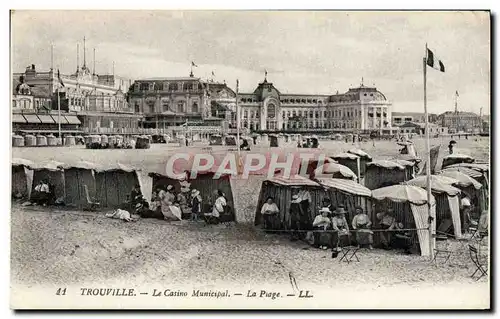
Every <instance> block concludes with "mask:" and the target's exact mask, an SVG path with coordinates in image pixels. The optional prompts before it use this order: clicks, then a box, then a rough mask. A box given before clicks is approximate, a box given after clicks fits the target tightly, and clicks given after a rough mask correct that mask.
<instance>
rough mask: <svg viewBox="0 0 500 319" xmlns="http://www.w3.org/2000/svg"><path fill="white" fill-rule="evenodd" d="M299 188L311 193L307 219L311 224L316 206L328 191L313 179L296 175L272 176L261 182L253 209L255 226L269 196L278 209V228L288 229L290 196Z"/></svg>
mask: <svg viewBox="0 0 500 319" xmlns="http://www.w3.org/2000/svg"><path fill="white" fill-rule="evenodd" d="M301 189H305V190H307V191H308V192H309V193H310V195H311V200H312V202H311V203H310V204H309V220H310V221H311V225H312V221H313V220H314V217H316V215H317V213H318V211H317V207H319V206H320V205H321V203H322V200H323V198H325V197H328V193H327V192H326V191H325V190H324V189H323V188H322V187H321V186H320V185H319V184H318V183H316V182H315V181H312V180H310V179H307V178H305V177H301V176H296V177H294V178H283V177H273V178H270V179H266V180H265V181H263V182H262V186H261V189H260V194H259V199H258V202H257V210H256V211H255V222H254V224H255V226H258V225H260V224H262V222H263V221H262V214H261V212H260V211H261V209H262V205H264V202H265V201H266V199H267V198H268V197H269V196H271V197H272V198H274V202H275V203H276V205H277V206H278V208H279V211H280V212H279V220H280V224H281V226H280V228H279V229H281V230H288V229H290V228H291V220H290V205H291V201H292V196H293V194H296V193H298V192H299V190H301Z"/></svg>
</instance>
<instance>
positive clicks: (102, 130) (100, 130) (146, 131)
mask: <svg viewBox="0 0 500 319" xmlns="http://www.w3.org/2000/svg"><path fill="white" fill-rule="evenodd" d="M82 130H83V132H84V133H86V134H135V135H156V134H168V135H171V134H172V133H173V132H176V133H177V132H180V133H182V132H220V131H221V127H220V126H187V127H180V126H176V127H170V128H165V129H163V128H158V129H156V128H110V127H94V128H89V127H84V128H82Z"/></svg>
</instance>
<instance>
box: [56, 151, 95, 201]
mask: <svg viewBox="0 0 500 319" xmlns="http://www.w3.org/2000/svg"><path fill="white" fill-rule="evenodd" d="M62 168H64V188H65V193H66V197H65V200H64V203H65V204H66V205H67V206H73V207H78V208H82V207H86V206H87V205H88V202H87V193H86V192H85V186H87V190H88V195H89V197H90V199H93V198H96V197H97V196H96V180H95V171H96V170H99V169H100V167H99V166H98V165H97V164H95V163H91V162H86V161H80V162H77V163H76V164H74V165H68V164H64V165H63V166H62Z"/></svg>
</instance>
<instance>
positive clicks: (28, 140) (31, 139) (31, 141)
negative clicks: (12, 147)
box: [24, 134, 36, 146]
mask: <svg viewBox="0 0 500 319" xmlns="http://www.w3.org/2000/svg"><path fill="white" fill-rule="evenodd" d="M24 145H25V146H36V137H35V136H34V135H31V134H28V135H26V136H25V137H24Z"/></svg>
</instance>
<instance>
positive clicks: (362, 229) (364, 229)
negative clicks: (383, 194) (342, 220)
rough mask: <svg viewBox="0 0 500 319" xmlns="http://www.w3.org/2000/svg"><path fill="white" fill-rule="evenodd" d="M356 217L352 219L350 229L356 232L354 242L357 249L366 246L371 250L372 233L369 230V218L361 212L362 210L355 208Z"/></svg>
mask: <svg viewBox="0 0 500 319" xmlns="http://www.w3.org/2000/svg"><path fill="white" fill-rule="evenodd" d="M355 209H356V215H355V216H354V218H353V219H352V229H354V230H356V242H357V243H358V247H361V246H363V245H367V246H368V248H370V249H373V247H372V245H373V231H371V230H370V228H371V226H372V222H371V221H370V217H368V215H367V214H365V213H364V212H363V208H361V207H359V206H358V207H356V208H355Z"/></svg>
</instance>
